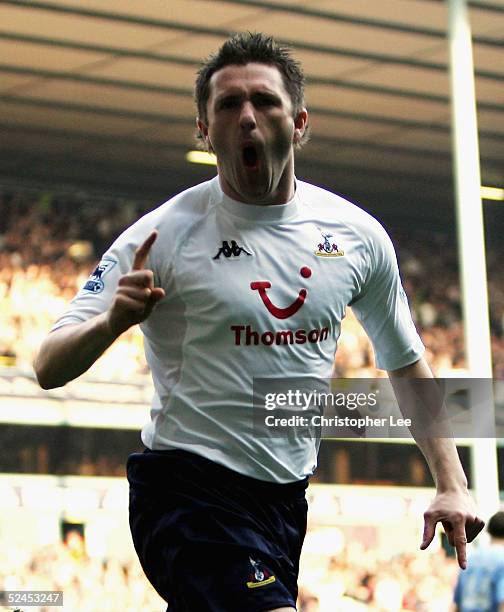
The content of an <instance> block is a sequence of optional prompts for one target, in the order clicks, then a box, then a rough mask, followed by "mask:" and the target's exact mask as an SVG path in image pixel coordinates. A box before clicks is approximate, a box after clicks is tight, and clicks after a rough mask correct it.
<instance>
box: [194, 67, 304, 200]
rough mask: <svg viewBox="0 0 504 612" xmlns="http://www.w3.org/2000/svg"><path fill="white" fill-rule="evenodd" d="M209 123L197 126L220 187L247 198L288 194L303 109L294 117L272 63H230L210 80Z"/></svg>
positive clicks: (301, 132)
mask: <svg viewBox="0 0 504 612" xmlns="http://www.w3.org/2000/svg"><path fill="white" fill-rule="evenodd" d="M207 115H208V118H207V122H206V123H205V122H203V121H202V120H198V127H199V129H200V132H201V134H202V135H203V137H204V139H205V142H206V143H207V146H208V147H209V149H211V150H213V151H214V152H215V154H216V156H217V167H218V170H219V176H220V179H221V184H222V188H223V190H224V192H225V193H226V194H227V195H230V196H231V197H233V198H235V199H237V200H241V201H245V202H251V203H264V204H273V203H281V202H285V201H287V200H288V199H289V198H290V197H292V193H293V181H294V150H293V144H294V143H295V142H297V141H298V140H299V139H300V138H301V136H302V135H303V133H304V129H305V126H306V121H307V113H306V111H305V110H303V111H301V112H300V113H299V114H298V116H297V117H293V109H292V102H291V99H290V96H289V94H288V93H287V91H286V89H285V85H284V83H283V80H282V76H281V74H280V72H279V70H278V69H277V68H276V67H275V66H270V65H267V64H259V63H250V64H246V65H245V66H237V65H230V66H226V67H224V68H222V69H221V70H218V71H217V72H215V73H214V74H213V75H212V78H211V79H210V97H209V100H208V104H207Z"/></svg>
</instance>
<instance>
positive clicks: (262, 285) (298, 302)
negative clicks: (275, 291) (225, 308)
mask: <svg viewBox="0 0 504 612" xmlns="http://www.w3.org/2000/svg"><path fill="white" fill-rule="evenodd" d="M299 273H300V274H301V276H302V277H303V278H310V276H311V275H312V271H311V270H310V268H308V267H307V266H303V267H302V268H301V270H299ZM270 287H271V283H270V282H269V281H253V282H252V283H250V288H251V289H252V291H259V295H260V296H261V300H262V302H263V304H264V305H265V306H266V308H267V310H268V312H269V313H271V314H272V315H273V316H274V317H276V318H277V319H287V318H288V317H291V316H292V315H293V314H296V312H297V311H298V310H299V309H300V308H301V306H303V304H304V303H305V300H306V296H307V295H308V291H307V290H306V289H301V290H300V291H299V293H298V296H297V298H296V299H295V300H294V301H293V302H292V304H291V305H290V306H287V307H286V308H279V307H278V306H275V304H273V302H272V301H271V300H270V298H269V296H268V294H267V293H266V290H267V289H269V288H270Z"/></svg>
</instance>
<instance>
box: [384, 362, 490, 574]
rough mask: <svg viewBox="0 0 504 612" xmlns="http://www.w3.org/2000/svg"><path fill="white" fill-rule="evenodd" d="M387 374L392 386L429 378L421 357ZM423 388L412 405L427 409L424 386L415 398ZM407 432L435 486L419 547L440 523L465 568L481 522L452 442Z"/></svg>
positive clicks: (417, 389)
mask: <svg viewBox="0 0 504 612" xmlns="http://www.w3.org/2000/svg"><path fill="white" fill-rule="evenodd" d="M388 374H389V378H390V380H391V383H392V386H394V383H395V382H396V383H397V382H398V381H399V379H401V378H403V379H404V378H411V379H428V378H433V375H432V372H431V370H430V368H429V366H428V365H427V362H426V361H425V359H424V358H423V357H422V358H420V359H419V360H418V361H416V362H415V363H413V364H411V365H408V366H405V367H402V368H399V369H397V370H392V371H388ZM423 389H425V397H424V398H422V397H420V401H419V402H415V404H416V405H420V406H422V404H423V405H425V406H427V404H428V402H429V401H432V397H431V394H430V393H429V392H428V385H416V386H415V395H416V396H418V394H419V393H420V394H422V393H423V391H422V390H423ZM395 390H396V395H398V396H399V397H398V398H397V399H398V401H399V404H400V408H401V410H402V411H403V408H404V406H403V405H401V404H403V402H404V401H405V400H404V399H403V398H401V397H400V393H398V392H397V389H395ZM406 401H407V400H406ZM408 412H409V411H408ZM408 416H411V412H409V413H408ZM423 417H425V415H423ZM413 418H414V415H413ZM411 431H412V435H413V437H414V438H415V441H416V443H417V445H418V447H419V448H420V450H421V451H422V453H423V455H424V456H425V459H426V461H427V463H428V465H429V469H430V472H431V474H432V477H433V479H434V482H435V485H436V496H435V497H434V499H433V501H432V502H431V504H430V506H429V508H428V509H427V510H426V512H425V513H424V532H423V539H422V544H421V546H420V548H421V549H422V550H425V549H426V548H427V547H428V546H429V544H430V543H431V542H432V540H433V539H434V534H435V531H436V525H437V523H442V524H443V527H444V530H445V532H446V535H447V537H448V541H449V542H450V544H451V545H452V546H454V547H455V549H456V552H457V559H458V563H459V566H460V567H461V568H462V569H465V568H466V567H467V553H466V543H467V542H472V540H474V538H475V537H476V536H477V535H478V533H479V532H480V531H481V530H482V529H483V527H484V526H485V523H484V521H482V520H481V519H480V518H478V517H477V516H476V508H475V505H474V502H473V500H472V498H471V496H470V494H469V491H468V489H467V478H466V475H465V474H464V470H463V469H462V464H461V463H460V459H459V456H458V453H457V448H456V446H455V442H454V440H453V438H452V437H451V436H446V437H435V436H431V435H425V436H424V435H418V432H415V428H414V427H412V428H411Z"/></svg>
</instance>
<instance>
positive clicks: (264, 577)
mask: <svg viewBox="0 0 504 612" xmlns="http://www.w3.org/2000/svg"><path fill="white" fill-rule="evenodd" d="M249 561H250V565H251V566H252V571H251V573H250V575H249V580H248V581H247V587H248V588H249V589H256V588H257V587H262V586H266V585H267V584H271V583H272V582H275V580H276V578H275V576H274V575H273V574H271V572H270V571H269V570H268V569H267V568H266V567H264V565H263V563H262V561H259V560H257V559H252V557H249Z"/></svg>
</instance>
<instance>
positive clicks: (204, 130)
mask: <svg viewBox="0 0 504 612" xmlns="http://www.w3.org/2000/svg"><path fill="white" fill-rule="evenodd" d="M196 127H197V128H198V133H199V135H200V137H201V140H202V141H203V142H204V144H205V149H206V150H207V151H208V152H209V153H213V148H212V143H211V142H210V136H209V135H208V126H207V124H206V123H205V122H204V121H202V120H201V119H200V118H199V117H198V118H197V119H196Z"/></svg>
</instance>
